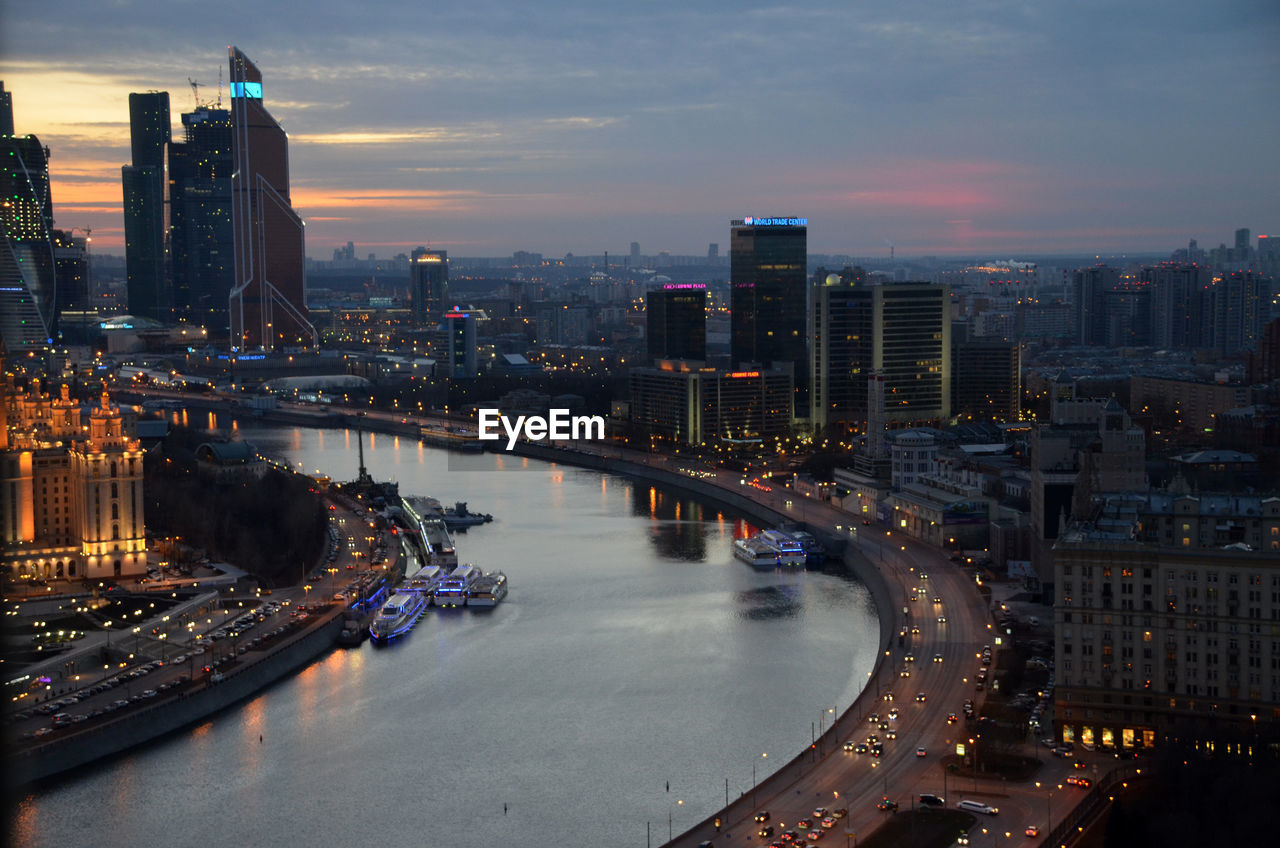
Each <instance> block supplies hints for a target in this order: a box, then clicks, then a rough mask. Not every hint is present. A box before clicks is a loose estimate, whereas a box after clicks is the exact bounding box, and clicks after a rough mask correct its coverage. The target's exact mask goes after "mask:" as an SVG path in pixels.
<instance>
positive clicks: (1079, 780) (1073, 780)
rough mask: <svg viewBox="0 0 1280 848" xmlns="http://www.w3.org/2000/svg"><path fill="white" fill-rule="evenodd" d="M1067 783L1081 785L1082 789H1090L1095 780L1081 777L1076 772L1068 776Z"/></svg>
mask: <svg viewBox="0 0 1280 848" xmlns="http://www.w3.org/2000/svg"><path fill="white" fill-rule="evenodd" d="M1067 783H1070V784H1071V785H1072V786H1079V787H1080V788H1081V789H1088V788H1089V787H1090V786H1092V785H1093V781H1092V780H1090V779H1089V778H1087V777H1080V776H1078V775H1074V774H1073V775H1071V776H1070V777H1068V778H1067Z"/></svg>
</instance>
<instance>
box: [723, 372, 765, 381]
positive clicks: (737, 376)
mask: <svg viewBox="0 0 1280 848" xmlns="http://www.w3.org/2000/svg"><path fill="white" fill-rule="evenodd" d="M725 376H726V377H728V378H729V379H730V380H737V379H740V378H743V377H759V376H760V372H759V371H734V372H733V373H732V374H725Z"/></svg>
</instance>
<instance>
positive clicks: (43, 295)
mask: <svg viewBox="0 0 1280 848" xmlns="http://www.w3.org/2000/svg"><path fill="white" fill-rule="evenodd" d="M0 124H3V125H4V126H5V128H7V129H9V130H12V126H13V106H12V102H11V98H10V97H9V94H8V92H5V97H4V98H3V100H2V101H0ZM0 197H3V198H4V203H2V204H0V229H2V230H3V234H4V242H3V244H0V343H2V344H3V347H4V348H5V349H6V350H7V351H9V352H10V353H16V352H20V351H24V350H35V349H40V348H43V347H44V346H45V345H47V344H48V343H49V339H50V337H51V336H52V335H53V334H54V333H55V332H56V329H57V312H56V311H55V303H56V290H57V289H56V278H55V276H54V264H55V262H54V255H53V237H52V230H53V202H52V199H51V197H50V194H49V159H48V150H47V149H46V148H45V147H44V146H43V145H41V144H40V139H38V138H36V137H35V136H33V135H22V136H20V135H13V134H12V132H9V133H7V134H0Z"/></svg>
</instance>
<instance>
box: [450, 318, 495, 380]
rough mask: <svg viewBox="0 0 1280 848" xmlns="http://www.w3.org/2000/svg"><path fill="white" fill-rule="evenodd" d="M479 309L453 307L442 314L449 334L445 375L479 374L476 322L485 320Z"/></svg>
mask: <svg viewBox="0 0 1280 848" xmlns="http://www.w3.org/2000/svg"><path fill="white" fill-rule="evenodd" d="M487 320H488V318H487V317H486V316H485V314H484V312H483V311H481V310H479V309H470V308H466V309H464V308H461V307H456V306H455V307H454V308H453V309H451V310H449V311H448V312H446V313H445V314H444V325H445V329H446V330H447V331H448V334H449V364H448V368H447V369H446V372H445V375H446V376H448V377H453V378H456V379H470V378H472V377H478V376H480V365H479V348H478V346H477V344H476V322H477V321H487Z"/></svg>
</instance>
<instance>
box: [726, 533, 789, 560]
mask: <svg viewBox="0 0 1280 848" xmlns="http://www.w3.org/2000/svg"><path fill="white" fill-rule="evenodd" d="M733 555H734V556H736V557H737V558H738V559H740V560H742V561H743V562H746V563H749V564H750V565H754V566H759V567H769V568H774V567H778V566H801V565H804V564H805V560H806V559H807V556H806V554H805V552H804V548H803V547H801V545H800V543H799V542H797V541H796V540H795V539H793V538H791V537H790V536H788V535H787V534H786V533H783V532H782V531H781V530H765V531H764V532H763V533H757V534H756V535H754V536H752V537H751V538H750V539H738V540H736V541H734V543H733Z"/></svg>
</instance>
